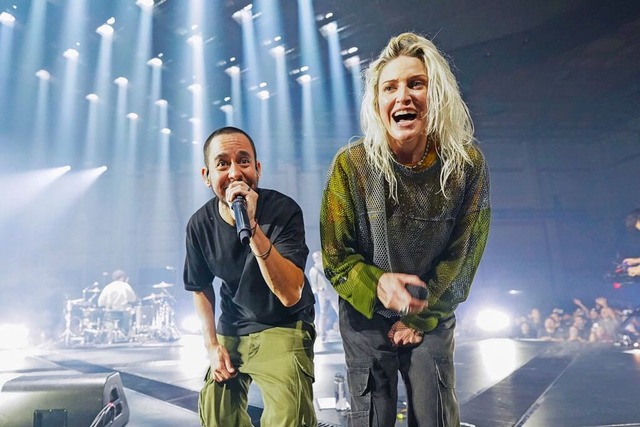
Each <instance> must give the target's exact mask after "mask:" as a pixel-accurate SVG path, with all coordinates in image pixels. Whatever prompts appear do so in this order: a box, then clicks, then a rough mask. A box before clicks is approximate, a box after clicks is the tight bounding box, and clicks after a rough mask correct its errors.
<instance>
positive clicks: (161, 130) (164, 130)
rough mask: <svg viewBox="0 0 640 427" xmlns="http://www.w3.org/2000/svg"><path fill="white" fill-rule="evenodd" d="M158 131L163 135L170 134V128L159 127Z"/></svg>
mask: <svg viewBox="0 0 640 427" xmlns="http://www.w3.org/2000/svg"><path fill="white" fill-rule="evenodd" d="M160 133H161V134H163V135H171V129H169V128H162V129H160Z"/></svg>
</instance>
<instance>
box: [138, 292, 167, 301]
mask: <svg viewBox="0 0 640 427" xmlns="http://www.w3.org/2000/svg"><path fill="white" fill-rule="evenodd" d="M168 297H169V295H164V294H151V295H148V296H146V297H144V298H142V300H143V301H148V300H156V299H163V298H168Z"/></svg>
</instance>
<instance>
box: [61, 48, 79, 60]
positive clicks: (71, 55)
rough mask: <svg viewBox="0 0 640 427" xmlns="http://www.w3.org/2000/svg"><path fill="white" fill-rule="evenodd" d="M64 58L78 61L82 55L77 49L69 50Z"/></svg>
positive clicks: (64, 54)
mask: <svg viewBox="0 0 640 427" xmlns="http://www.w3.org/2000/svg"><path fill="white" fill-rule="evenodd" d="M62 56H64V57H65V58H67V59H76V58H77V57H78V56H80V54H79V53H78V51H77V50H75V49H67V50H65V51H64V53H63V54H62Z"/></svg>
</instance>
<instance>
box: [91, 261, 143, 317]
mask: <svg viewBox="0 0 640 427" xmlns="http://www.w3.org/2000/svg"><path fill="white" fill-rule="evenodd" d="M111 278H112V279H113V280H112V282H110V283H109V284H107V285H106V286H105V287H104V289H102V291H101V292H100V296H99V297H98V306H100V307H103V308H105V309H107V310H116V311H124V310H127V309H129V308H131V304H133V303H134V302H135V301H136V293H135V291H134V290H133V288H132V287H131V285H130V284H129V277H128V276H127V273H125V272H124V271H122V270H116V271H114V272H113V273H112V274H111Z"/></svg>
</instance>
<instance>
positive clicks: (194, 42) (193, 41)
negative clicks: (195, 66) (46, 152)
mask: <svg viewBox="0 0 640 427" xmlns="http://www.w3.org/2000/svg"><path fill="white" fill-rule="evenodd" d="M187 44H189V45H191V46H198V45H201V44H202V36H201V35H199V34H196V35H193V36H191V37H189V38H188V39H187Z"/></svg>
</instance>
